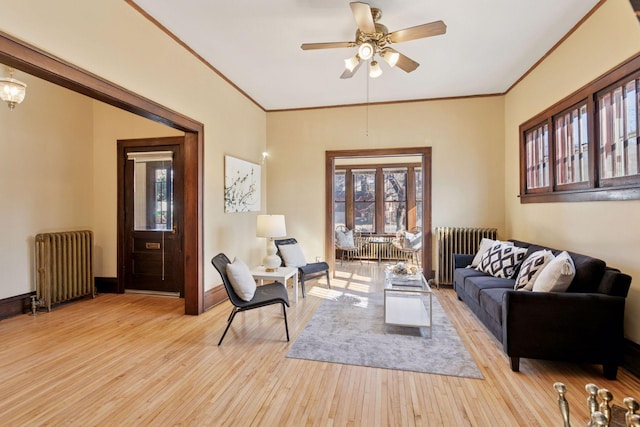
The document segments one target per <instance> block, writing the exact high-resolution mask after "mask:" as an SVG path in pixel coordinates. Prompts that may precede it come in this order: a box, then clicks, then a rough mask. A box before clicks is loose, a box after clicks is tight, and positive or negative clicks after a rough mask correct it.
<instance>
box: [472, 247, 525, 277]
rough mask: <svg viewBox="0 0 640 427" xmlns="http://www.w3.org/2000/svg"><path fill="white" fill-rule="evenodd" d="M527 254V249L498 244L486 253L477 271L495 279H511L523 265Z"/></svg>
mask: <svg viewBox="0 0 640 427" xmlns="http://www.w3.org/2000/svg"><path fill="white" fill-rule="evenodd" d="M526 253H527V250H526V249H525V248H519V247H517V246H513V245H507V244H505V243H496V244H494V245H493V246H491V248H490V249H489V250H488V251H487V252H485V253H484V255H483V256H482V259H481V260H480V264H478V267H477V268H476V270H478V271H482V272H483V273H487V274H490V275H492V276H494V277H500V278H503V279H510V278H511V276H513V273H514V272H515V271H516V269H517V268H518V266H519V265H520V264H521V263H522V260H523V259H524V255H525V254H526Z"/></svg>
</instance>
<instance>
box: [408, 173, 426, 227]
mask: <svg viewBox="0 0 640 427" xmlns="http://www.w3.org/2000/svg"><path fill="white" fill-rule="evenodd" d="M413 174H414V185H415V191H414V197H415V199H416V203H415V212H416V216H415V220H414V222H413V223H412V222H411V221H412V219H413V218H411V212H409V214H410V217H409V223H410V224H411V225H412V227H407V229H408V230H409V229H411V228H415V226H418V227H420V224H422V197H423V196H422V168H413Z"/></svg>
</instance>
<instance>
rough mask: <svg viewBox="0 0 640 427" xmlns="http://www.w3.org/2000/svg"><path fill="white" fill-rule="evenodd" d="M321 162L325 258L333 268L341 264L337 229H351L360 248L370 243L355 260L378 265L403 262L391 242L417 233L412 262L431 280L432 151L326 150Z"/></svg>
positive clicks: (428, 149) (402, 256)
mask: <svg viewBox="0 0 640 427" xmlns="http://www.w3.org/2000/svg"><path fill="white" fill-rule="evenodd" d="M325 159H326V160H325V161H326V174H325V178H326V182H325V188H326V194H325V206H326V211H327V217H326V221H325V224H326V227H325V242H327V244H326V245H325V248H326V253H325V259H327V260H330V261H331V263H332V267H335V263H336V259H341V258H337V257H338V256H340V255H338V254H339V253H341V251H340V250H338V251H336V249H340V248H339V246H338V245H336V241H335V240H336V239H335V236H336V234H339V233H335V230H336V229H338V230H340V229H342V230H344V229H347V230H353V232H354V233H356V234H358V235H359V236H361V237H360V239H361V242H360V244H361V245H362V244H363V243H367V242H368V241H370V242H368V243H370V244H369V245H367V246H366V247H368V249H367V250H363V251H361V252H359V253H358V255H359V256H360V257H363V258H366V259H371V260H377V261H378V262H380V261H381V260H382V259H383V258H384V259H395V258H398V259H399V260H400V259H404V258H405V257H406V254H407V252H406V251H396V250H395V249H394V248H393V246H392V245H391V242H392V239H393V238H394V237H395V236H396V234H397V233H398V232H402V233H404V232H412V234H416V233H417V232H419V233H420V234H419V236H420V237H419V238H418V239H419V242H418V243H419V246H420V251H417V253H416V257H417V256H419V259H416V258H414V259H415V260H416V262H417V263H418V264H419V265H421V266H422V268H423V271H424V274H425V277H427V278H428V277H430V276H432V274H433V272H432V261H431V260H432V255H431V252H432V249H431V248H432V244H431V238H432V236H431V147H409V148H393V149H371V150H342V151H327V152H326V158H325ZM372 242H375V244H371V243H372ZM416 246H418V245H417V244H416ZM363 247H364V246H363ZM396 252H397V253H396Z"/></svg>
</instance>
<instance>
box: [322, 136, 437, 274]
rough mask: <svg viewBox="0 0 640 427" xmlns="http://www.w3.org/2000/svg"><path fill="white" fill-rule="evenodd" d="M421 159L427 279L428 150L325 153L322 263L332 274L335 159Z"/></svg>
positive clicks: (429, 238)
mask: <svg viewBox="0 0 640 427" xmlns="http://www.w3.org/2000/svg"><path fill="white" fill-rule="evenodd" d="M415 155H419V156H420V157H421V159H422V160H421V164H422V190H423V195H422V224H421V227H422V230H423V238H424V240H423V243H422V245H423V246H422V247H423V248H428V250H423V251H422V260H421V262H422V265H423V270H424V273H425V277H427V278H429V277H430V276H431V275H432V274H431V273H432V271H433V265H432V257H431V256H427V254H428V255H431V248H432V244H431V241H432V237H433V236H432V233H431V228H432V226H431V147H406V148H374V149H363V150H336V151H327V152H325V212H327V216H326V218H325V222H324V223H325V234H324V241H325V245H324V246H325V260H327V262H328V263H329V264H330V267H331V269H332V270H334V271H335V268H334V267H335V256H334V255H335V252H336V249H335V239H334V237H333V236H334V230H335V224H334V223H333V221H334V215H333V183H334V180H333V172H334V170H335V160H336V159H338V158H348V157H384V156H415Z"/></svg>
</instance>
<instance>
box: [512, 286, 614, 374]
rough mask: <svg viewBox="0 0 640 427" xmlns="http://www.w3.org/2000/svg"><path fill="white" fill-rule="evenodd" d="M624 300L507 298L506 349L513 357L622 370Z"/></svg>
mask: <svg viewBox="0 0 640 427" xmlns="http://www.w3.org/2000/svg"><path fill="white" fill-rule="evenodd" d="M624 307H625V299H624V298H622V297H616V296H610V295H602V294H596V293H556V292H526V291H509V292H505V294H504V296H503V301H502V322H503V323H502V328H503V340H502V344H503V347H504V351H505V353H507V355H508V356H510V357H512V358H513V357H516V358H518V357H527V358H533V359H551V360H565V361H573V362H579V363H598V364H604V365H607V364H608V365H618V364H620V363H621V362H622V349H623V339H624Z"/></svg>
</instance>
